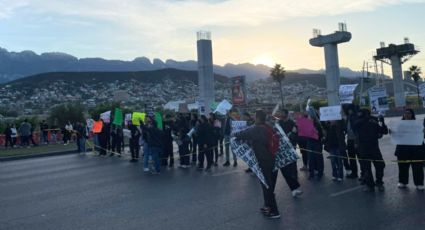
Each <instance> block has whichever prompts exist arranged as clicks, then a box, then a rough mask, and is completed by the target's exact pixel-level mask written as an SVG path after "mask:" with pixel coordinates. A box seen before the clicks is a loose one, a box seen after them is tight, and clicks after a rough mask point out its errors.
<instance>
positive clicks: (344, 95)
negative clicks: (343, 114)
mask: <svg viewBox="0 0 425 230" xmlns="http://www.w3.org/2000/svg"><path fill="white" fill-rule="evenodd" d="M358 85H359V84H351V85H340V86H339V100H340V101H341V104H351V103H353V100H354V91H355V90H356V88H357V86H358Z"/></svg>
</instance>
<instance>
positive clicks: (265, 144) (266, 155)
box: [234, 110, 280, 219]
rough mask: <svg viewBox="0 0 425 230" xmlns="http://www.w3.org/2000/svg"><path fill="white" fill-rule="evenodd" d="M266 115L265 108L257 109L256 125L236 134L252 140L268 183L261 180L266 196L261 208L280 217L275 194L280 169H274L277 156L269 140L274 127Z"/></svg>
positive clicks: (242, 139) (244, 139) (271, 215)
mask: <svg viewBox="0 0 425 230" xmlns="http://www.w3.org/2000/svg"><path fill="white" fill-rule="evenodd" d="M266 116H267V115H266V113H265V112H264V111H263V110H257V111H256V113H255V126H253V127H251V128H248V129H246V130H243V131H241V132H238V133H236V134H234V135H235V137H236V139H237V140H241V141H250V142H251V143H252V148H253V150H254V154H255V157H256V158H257V161H258V164H259V166H260V169H261V171H262V173H263V175H264V179H265V180H266V184H267V185H268V187H266V186H265V185H264V184H263V183H261V182H260V184H261V187H262V189H263V197H264V207H263V208H261V209H260V210H261V212H262V213H263V214H264V215H265V216H266V217H268V218H271V219H276V218H280V214H279V210H278V208H277V204H276V199H275V194H274V188H275V185H276V178H277V173H278V171H273V169H274V165H275V158H276V156H275V155H274V154H273V152H272V151H271V149H269V144H270V143H269V142H270V141H272V140H269V139H268V129H272V128H271V127H270V126H268V125H266Z"/></svg>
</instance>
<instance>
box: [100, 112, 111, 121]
mask: <svg viewBox="0 0 425 230" xmlns="http://www.w3.org/2000/svg"><path fill="white" fill-rule="evenodd" d="M100 119H102V121H103V122H105V123H110V122H111V111H106V112H104V113H101V114H100Z"/></svg>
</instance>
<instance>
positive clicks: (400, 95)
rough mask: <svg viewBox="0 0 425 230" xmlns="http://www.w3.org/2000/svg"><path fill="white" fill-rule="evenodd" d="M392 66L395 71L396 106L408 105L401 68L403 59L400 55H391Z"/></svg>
mask: <svg viewBox="0 0 425 230" xmlns="http://www.w3.org/2000/svg"><path fill="white" fill-rule="evenodd" d="M391 66H392V71H393V84H394V101H395V107H403V106H406V99H405V94H404V82H403V72H402V69H401V60H400V57H399V56H398V55H393V56H391Z"/></svg>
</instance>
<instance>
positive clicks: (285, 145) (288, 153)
mask: <svg viewBox="0 0 425 230" xmlns="http://www.w3.org/2000/svg"><path fill="white" fill-rule="evenodd" d="M273 129H274V130H275V132H276V133H277V134H278V135H279V151H278V152H277V153H276V162H275V167H274V171H276V170H279V169H281V168H283V167H285V166H287V165H289V164H292V163H294V162H296V161H297V160H298V158H299V157H298V155H297V152H295V148H294V146H292V144H291V141H290V140H289V138H288V136H287V135H286V134H285V132H284V131H283V129H282V127H281V126H280V125H279V124H275V126H274V127H273Z"/></svg>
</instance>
